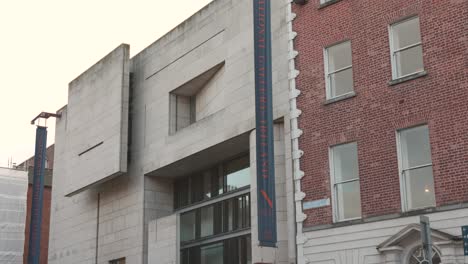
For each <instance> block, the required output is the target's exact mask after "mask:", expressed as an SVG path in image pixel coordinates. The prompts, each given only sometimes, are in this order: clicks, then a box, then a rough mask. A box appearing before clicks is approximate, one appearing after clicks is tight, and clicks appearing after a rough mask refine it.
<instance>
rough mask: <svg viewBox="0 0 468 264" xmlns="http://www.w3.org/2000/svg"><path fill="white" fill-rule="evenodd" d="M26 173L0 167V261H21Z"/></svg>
mask: <svg viewBox="0 0 468 264" xmlns="http://www.w3.org/2000/svg"><path fill="white" fill-rule="evenodd" d="M27 191H28V174H27V172H25V171H19V170H13V169H3V168H0V263H8V264H21V263H23V251H24V234H25V222H26V208H27Z"/></svg>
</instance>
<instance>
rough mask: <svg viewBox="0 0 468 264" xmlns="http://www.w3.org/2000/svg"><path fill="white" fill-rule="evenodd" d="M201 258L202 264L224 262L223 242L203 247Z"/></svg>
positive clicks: (219, 263)
mask: <svg viewBox="0 0 468 264" xmlns="http://www.w3.org/2000/svg"><path fill="white" fill-rule="evenodd" d="M200 260H201V261H200V264H222V263H223V243H218V244H214V245H209V246H204V247H201V249H200Z"/></svg>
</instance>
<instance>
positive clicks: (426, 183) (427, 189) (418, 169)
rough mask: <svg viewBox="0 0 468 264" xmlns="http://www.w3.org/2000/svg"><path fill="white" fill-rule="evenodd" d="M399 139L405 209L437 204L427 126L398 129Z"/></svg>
mask: <svg viewBox="0 0 468 264" xmlns="http://www.w3.org/2000/svg"><path fill="white" fill-rule="evenodd" d="M398 142H399V144H398V156H399V167H400V182H401V187H402V199H403V210H404V211H409V210H415V209H421V208H425V207H432V206H435V194H434V177H433V174H432V158H431V145H430V141H429V128H428V126H427V125H424V126H418V127H412V128H408V129H403V130H400V131H398Z"/></svg>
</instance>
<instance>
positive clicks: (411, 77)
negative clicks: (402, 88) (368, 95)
mask: <svg viewBox="0 0 468 264" xmlns="http://www.w3.org/2000/svg"><path fill="white" fill-rule="evenodd" d="M426 75H427V71H422V72H417V73H414V74H411V75H408V76H405V77H401V78H398V79H395V80H391V81H389V82H388V85H390V86H393V85H397V84H400V83H404V82H407V81H411V80H414V79H417V78H421V77H424V76H426Z"/></svg>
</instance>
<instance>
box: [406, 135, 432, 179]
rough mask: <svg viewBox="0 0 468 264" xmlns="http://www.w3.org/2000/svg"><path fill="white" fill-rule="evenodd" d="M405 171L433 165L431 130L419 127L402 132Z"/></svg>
mask: <svg viewBox="0 0 468 264" xmlns="http://www.w3.org/2000/svg"><path fill="white" fill-rule="evenodd" d="M400 141H401V156H402V165H403V168H402V169H403V170H405V169H408V168H412V167H416V166H421V165H427V164H432V161H431V145H430V143H429V128H428V127H427V126H419V127H414V128H410V129H405V130H402V131H400Z"/></svg>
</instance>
